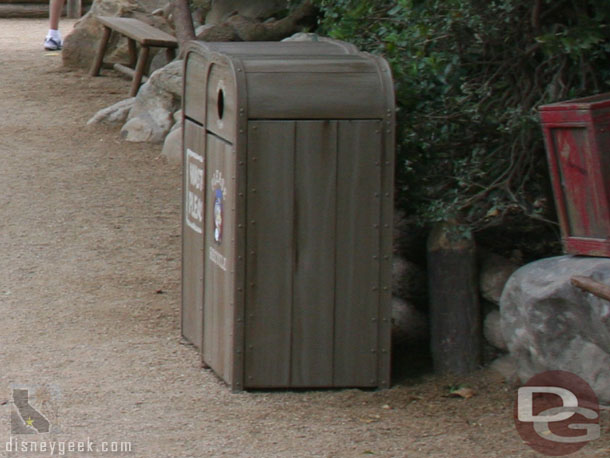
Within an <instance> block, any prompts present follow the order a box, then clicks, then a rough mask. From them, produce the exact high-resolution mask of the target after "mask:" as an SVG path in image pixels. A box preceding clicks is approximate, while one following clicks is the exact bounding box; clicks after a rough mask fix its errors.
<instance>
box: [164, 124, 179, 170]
mask: <svg viewBox="0 0 610 458" xmlns="http://www.w3.org/2000/svg"><path fill="white" fill-rule="evenodd" d="M161 156H163V157H164V158H165V159H167V162H169V163H172V164H180V163H182V127H177V128H175V129H172V131H171V132H170V133H169V134H167V137H165V141H164V142H163V150H162V151H161Z"/></svg>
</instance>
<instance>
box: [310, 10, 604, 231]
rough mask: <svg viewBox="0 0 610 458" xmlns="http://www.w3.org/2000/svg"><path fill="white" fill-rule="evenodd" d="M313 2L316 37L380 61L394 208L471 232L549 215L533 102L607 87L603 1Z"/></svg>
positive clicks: (542, 101) (540, 218)
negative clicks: (394, 134) (393, 120)
mask: <svg viewBox="0 0 610 458" xmlns="http://www.w3.org/2000/svg"><path fill="white" fill-rule="evenodd" d="M316 3H317V5H318V6H319V8H320V10H321V12H322V14H323V16H322V19H321V21H320V30H321V31H322V33H326V34H329V35H330V36H332V37H335V38H338V39H342V40H346V41H350V42H352V43H355V44H356V45H358V46H359V47H360V48H361V49H364V50H367V51H370V52H373V53H378V54H382V55H384V56H385V57H386V58H387V59H388V61H389V62H390V64H391V66H392V69H393V72H394V79H395V84H396V92H397V103H398V109H399V111H398V130H399V132H398V152H397V197H398V203H399V205H400V206H402V207H403V208H405V209H406V210H407V211H408V212H409V213H410V214H411V215H415V216H416V217H417V219H418V221H419V222H420V223H421V224H423V225H427V224H430V223H433V222H436V221H443V220H447V219H454V218H455V219H457V220H458V221H460V222H461V223H462V224H464V225H465V226H467V227H468V228H470V229H473V230H481V229H485V228H488V227H491V226H494V225H498V224H500V223H502V222H504V221H506V219H507V218H511V219H512V220H513V221H514V220H515V218H516V220H520V221H523V220H526V219H527V220H530V219H531V218H534V219H536V220H539V221H548V220H549V219H551V220H554V216H553V213H552V210H551V208H552V198H551V197H550V195H549V193H548V189H549V187H548V186H549V179H548V173H547V165H546V159H545V153H544V146H543V139H542V134H541V130H540V126H539V122H538V116H537V110H536V109H537V107H538V106H539V105H540V104H544V103H549V102H555V101H559V100H564V99H567V98H572V97H577V96H584V95H591V94H594V93H599V92H602V91H605V90H608V89H609V88H610V40H609V39H610V28H609V27H608V26H607V24H609V23H610V2H608V0H578V1H573V0H552V1H551V0H491V1H487V0H398V1H388V0H379V1H367V0H332V1H331V0H317V1H316ZM523 217H527V218H523ZM519 218H521V219H519Z"/></svg>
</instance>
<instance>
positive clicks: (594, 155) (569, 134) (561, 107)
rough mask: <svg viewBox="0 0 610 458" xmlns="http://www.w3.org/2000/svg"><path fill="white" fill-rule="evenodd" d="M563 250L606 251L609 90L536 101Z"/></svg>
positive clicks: (609, 235)
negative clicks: (555, 100)
mask: <svg viewBox="0 0 610 458" xmlns="http://www.w3.org/2000/svg"><path fill="white" fill-rule="evenodd" d="M540 117H541V121H542V128H543V131H544V139H545V144H546V151H547V159H548V163H549V167H550V171H551V179H552V183H553V192H554V194H555V203H556V206H557V212H558V215H559V222H560V224H561V232H562V238H563V246H564V250H565V251H566V252H567V253H571V254H581V255H589V256H609V257H610V93H606V94H601V95H596V96H593V97H586V98H581V99H574V100H568V101H565V102H560V103H555V104H551V105H545V106H542V107H540Z"/></svg>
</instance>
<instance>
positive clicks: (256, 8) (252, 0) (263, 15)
mask: <svg viewBox="0 0 610 458" xmlns="http://www.w3.org/2000/svg"><path fill="white" fill-rule="evenodd" d="M288 3H289V2H288V1H286V0H224V1H222V2H218V1H216V2H213V3H212V9H211V10H210V12H209V13H208V14H207V16H206V18H205V22H206V24H220V23H222V22H223V21H225V20H226V19H227V17H228V16H230V15H231V14H232V13H233V12H237V13H239V14H240V15H242V16H245V17H248V18H252V19H267V18H268V17H269V16H272V15H273V14H275V13H277V12H280V11H282V10H285V9H287V7H288Z"/></svg>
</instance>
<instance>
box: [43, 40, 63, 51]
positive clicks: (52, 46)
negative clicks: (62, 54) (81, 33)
mask: <svg viewBox="0 0 610 458" xmlns="http://www.w3.org/2000/svg"><path fill="white" fill-rule="evenodd" d="M62 45H63V43H62V40H61V39H58V38H51V37H46V38H45V39H44V49H46V50H47V51H59V50H60V49H61V47H62Z"/></svg>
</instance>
